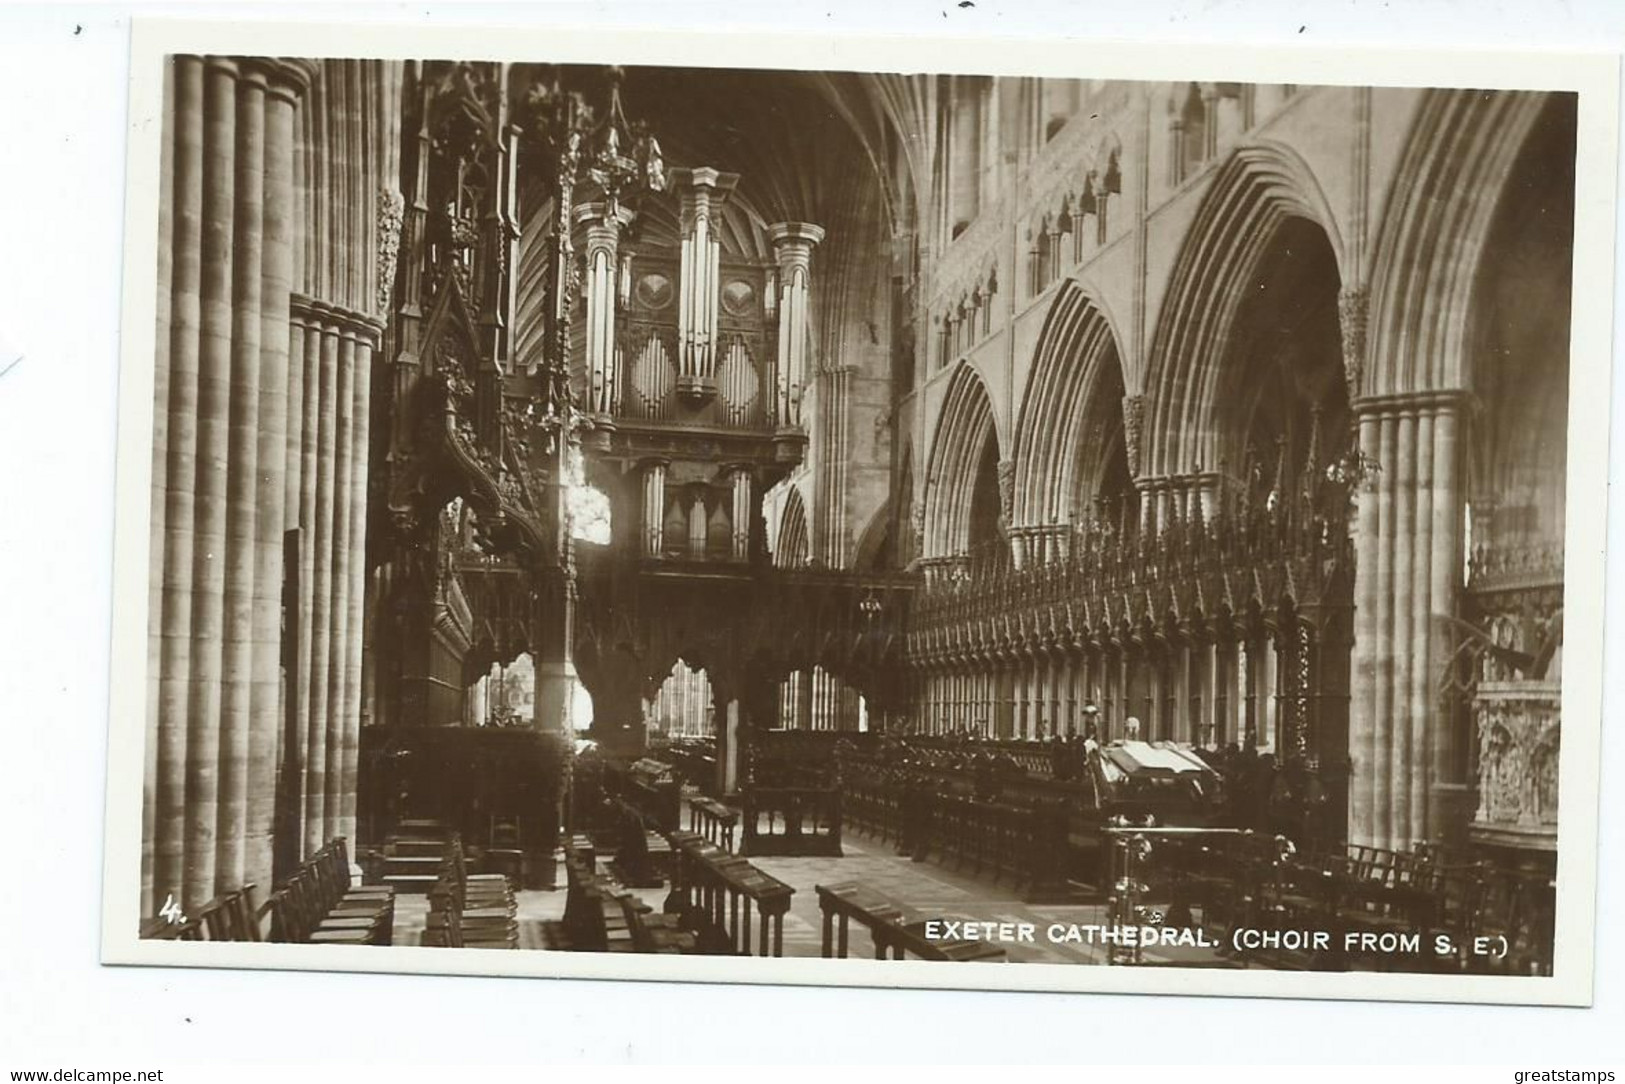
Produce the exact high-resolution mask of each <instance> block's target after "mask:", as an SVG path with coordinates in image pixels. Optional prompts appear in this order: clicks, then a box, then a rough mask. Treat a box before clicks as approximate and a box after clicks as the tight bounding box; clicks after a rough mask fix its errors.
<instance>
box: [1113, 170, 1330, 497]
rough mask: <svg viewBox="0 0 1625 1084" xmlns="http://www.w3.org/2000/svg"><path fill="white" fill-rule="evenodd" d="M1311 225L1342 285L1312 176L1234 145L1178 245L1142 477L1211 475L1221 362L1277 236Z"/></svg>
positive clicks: (1150, 393)
mask: <svg viewBox="0 0 1625 1084" xmlns="http://www.w3.org/2000/svg"><path fill="white" fill-rule="evenodd" d="M1294 218H1297V219H1307V220H1308V221H1310V222H1312V223H1314V224H1315V225H1317V226H1319V227H1320V228H1321V230H1322V231H1323V232H1324V233H1325V235H1326V240H1327V242H1328V244H1329V245H1330V247H1331V250H1332V253H1333V256H1334V259H1335V261H1336V264H1337V268H1338V273H1339V276H1340V278H1341V279H1342V280H1343V281H1348V279H1349V275H1348V272H1347V269H1346V267H1345V263H1344V261H1345V259H1346V250H1345V247H1344V245H1343V242H1342V238H1341V236H1340V235H1339V232H1338V229H1337V220H1336V216H1335V215H1334V214H1333V212H1332V210H1331V206H1330V204H1329V203H1328V202H1327V200H1326V195H1325V192H1324V191H1323V190H1322V188H1321V185H1320V183H1319V181H1318V180H1316V178H1315V176H1314V173H1313V171H1312V170H1311V169H1310V168H1309V165H1308V163H1306V162H1305V161H1304V160H1303V159H1302V158H1301V157H1300V156H1299V155H1298V154H1297V152H1296V151H1294V150H1292V149H1291V148H1289V147H1286V146H1283V145H1281V144H1277V143H1258V144H1250V145H1248V146H1244V147H1238V148H1237V149H1236V150H1235V151H1233V152H1232V153H1231V155H1230V158H1229V159H1228V160H1227V161H1226V162H1225V164H1224V165H1223V166H1222V167H1221V168H1220V169H1219V171H1218V173H1217V174H1216V175H1215V177H1214V180H1213V184H1212V187H1211V188H1209V189H1208V192H1207V194H1206V195H1205V196H1204V197H1203V200H1202V205H1201V207H1200V208H1199V209H1198V210H1197V212H1196V217H1195V219H1194V221H1193V222H1192V224H1191V228H1190V231H1189V232H1188V233H1187V234H1186V236H1185V240H1184V243H1183V244H1182V245H1181V247H1180V251H1179V257H1178V259H1177V261H1176V262H1175V265H1174V273H1173V277H1172V279H1171V280H1170V282H1169V285H1168V292H1167V294H1166V295H1165V297H1164V299H1163V303H1162V308H1161V312H1160V314H1159V316H1158V320H1157V330H1156V334H1155V336H1154V338H1153V339H1152V343H1151V353H1150V357H1149V364H1148V367H1147V372H1146V382H1145V391H1146V394H1147V404H1146V409H1147V414H1148V417H1147V418H1146V440H1145V442H1144V446H1143V447H1142V448H1141V449H1140V452H1141V455H1140V462H1139V463H1130V467H1131V469H1133V470H1134V471H1135V473H1136V474H1137V475H1142V474H1143V475H1152V476H1172V475H1179V474H1186V473H1191V472H1194V471H1198V470H1202V469H1211V468H1212V467H1213V466H1214V465H1215V463H1216V462H1217V459H1218V454H1219V436H1220V435H1219V432H1218V425H1217V424H1216V419H1215V416H1214V413H1215V412H1214V406H1215V400H1216V397H1217V396H1216V392H1217V389H1218V387H1219V383H1220V380H1219V376H1220V372H1219V370H1220V368H1221V361H1222V358H1223V356H1224V353H1225V350H1224V347H1225V344H1226V343H1227V342H1228V341H1229V334H1230V327H1231V324H1232V322H1233V321H1234V319H1235V316H1236V311H1237V309H1238V307H1239V306H1240V304H1241V302H1242V300H1243V296H1244V295H1245V294H1246V292H1247V290H1248V284H1249V283H1250V282H1251V281H1252V277H1253V271H1254V270H1255V268H1257V266H1258V265H1259V263H1260V261H1261V260H1262V258H1263V256H1264V254H1265V253H1266V252H1267V251H1268V250H1269V248H1270V246H1271V244H1272V242H1273V241H1274V240H1275V236H1276V233H1277V231H1278V230H1280V228H1281V227H1282V226H1283V225H1284V224H1285V223H1286V222H1287V221H1288V220H1290V219H1294Z"/></svg>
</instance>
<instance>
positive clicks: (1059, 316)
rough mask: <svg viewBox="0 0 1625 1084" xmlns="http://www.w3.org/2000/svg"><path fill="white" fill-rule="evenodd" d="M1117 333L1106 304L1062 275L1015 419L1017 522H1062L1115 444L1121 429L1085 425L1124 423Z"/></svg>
mask: <svg viewBox="0 0 1625 1084" xmlns="http://www.w3.org/2000/svg"><path fill="white" fill-rule="evenodd" d="M1119 341H1120V340H1119V338H1118V336H1117V333H1116V325H1115V322H1114V321H1113V320H1112V319H1111V316H1110V314H1109V313H1108V312H1107V310H1106V308H1105V307H1104V306H1103V305H1102V304H1101V303H1100V302H1099V301H1098V300H1097V299H1096V298H1095V297H1093V296H1091V295H1090V294H1088V293H1086V292H1085V291H1084V290H1083V288H1082V287H1081V286H1079V285H1078V283H1076V282H1073V281H1068V282H1066V283H1065V284H1064V285H1063V286H1062V287H1061V288H1060V290H1059V292H1057V294H1056V296H1055V301H1054V303H1053V304H1052V305H1051V306H1050V311H1049V315H1048V316H1046V317H1045V319H1044V327H1043V330H1042V331H1040V333H1039V336H1038V346H1037V349H1036V350H1035V351H1034V355H1033V366H1032V375H1031V376H1030V377H1029V378H1028V381H1027V389H1026V392H1025V394H1024V395H1023V396H1022V403H1021V412H1020V414H1019V415H1018V419H1019V420H1018V422H1017V424H1016V433H1015V455H1014V456H1013V458H1014V460H1015V495H1014V508H1013V510H1012V512H1013V514H1012V519H1013V521H1014V523H1015V524H1016V525H1018V526H1024V527H1036V526H1044V525H1048V524H1064V523H1066V522H1067V520H1068V518H1069V517H1070V515H1071V514H1072V513H1073V512H1074V511H1076V509H1075V507H1074V499H1075V497H1076V495H1077V494H1078V493H1079V492H1080V490H1081V489H1082V488H1084V487H1085V486H1092V485H1093V484H1094V483H1096V482H1098V480H1099V478H1098V476H1099V475H1100V473H1101V472H1102V470H1103V468H1104V465H1105V464H1104V459H1105V456H1106V455H1107V454H1108V453H1109V452H1110V451H1111V450H1112V449H1113V448H1116V447H1120V442H1121V437H1120V434H1119V435H1118V441H1119V443H1118V444H1116V445H1113V444H1111V443H1110V437H1111V436H1112V434H1111V433H1108V432H1099V433H1092V432H1091V430H1092V428H1100V426H1099V424H1098V423H1099V422H1101V421H1103V420H1110V421H1115V429H1116V430H1118V431H1120V430H1121V429H1122V418H1123V413H1122V412H1123V403H1122V397H1123V386H1124V383H1123V373H1122V354H1121V352H1120V351H1119V349H1118V345H1117V344H1118V342H1119ZM1103 396H1104V397H1107V398H1110V399H1111V401H1110V402H1109V403H1108V402H1104V401H1102V397H1103ZM1092 423H1093V424H1092ZM1105 428H1108V429H1110V428H1112V427H1111V426H1106V427H1105ZM1080 475H1083V477H1080Z"/></svg>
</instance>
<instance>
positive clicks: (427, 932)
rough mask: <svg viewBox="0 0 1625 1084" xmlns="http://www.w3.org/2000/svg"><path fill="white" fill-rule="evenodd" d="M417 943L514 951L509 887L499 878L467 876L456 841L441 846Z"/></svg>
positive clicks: (515, 925) (514, 905)
mask: <svg viewBox="0 0 1625 1084" xmlns="http://www.w3.org/2000/svg"><path fill="white" fill-rule="evenodd" d="M423 943H424V944H426V945H435V946H440V947H454V948H492V949H517V948H518V947H519V921H518V902H517V900H516V899H515V897H514V892H513V884H512V883H511V882H510V881H509V880H508V878H507V877H506V876H504V875H503V874H500V873H475V874H471V873H469V872H468V867H467V862H466V859H465V858H464V855H463V848H462V844H461V842H460V841H458V840H457V839H456V838H453V839H452V840H451V841H450V842H449V843H447V844H446V845H445V852H444V855H443V861H442V863H441V868H440V873H439V877H438V879H437V880H436V882H435V885H434V887H433V888H431V889H430V890H429V916H428V920H427V924H426V926H425V929H424V938H423Z"/></svg>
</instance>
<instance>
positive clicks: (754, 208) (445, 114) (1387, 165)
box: [131, 56, 1576, 975]
mask: <svg viewBox="0 0 1625 1084" xmlns="http://www.w3.org/2000/svg"><path fill="white" fill-rule="evenodd" d="M163 125H164V136H163V161H162V188H161V192H160V194H159V199H160V212H159V226H158V228H159V245H158V250H159V265H158V268H157V291H158V302H159V303H158V326H157V329H156V338H155V342H156V362H155V373H156V383H155V400H154V412H153V418H154V426H153V432H154V444H153V456H152V479H153V481H152V501H151V517H152V527H151V532H150V538H151V546H150V555H151V556H150V560H151V575H150V585H151V586H150V593H149V622H148V634H149V679H150V680H149V686H148V706H147V713H146V719H145V727H146V731H145V752H146V758H145V785H144V796H145V800H144V806H143V809H142V812H141V815H142V838H143V848H142V853H141V863H142V869H141V872H142V876H141V899H140V901H139V914H140V920H141V922H142V930H143V934H144V936H150V937H161V938H177V939H180V940H197V941H212V940H222V939H224V940H255V941H258V940H275V941H287V942H309V943H325V944H372V945H389V944H393V945H430V946H451V947H485V948H505V949H520V950H544V951H545V950H551V951H608V952H635V953H643V952H647V953H668V954H670V953H676V954H682V953H709V954H735V955H769V956H773V955H791V956H797V955H799V956H813V957H819V956H823V957H844V956H848V955H853V956H873V957H874V958H884V959H901V958H904V957H911V958H923V959H932V960H957V961H963V962H972V961H976V962H1049V963H1062V962H1066V963H1092V964H1114V965H1115V964H1126V965H1142V966H1152V965H1173V966H1188V967H1272V968H1291V969H1317V970H1402V971H1437V972H1474V973H1486V972H1496V973H1505V974H1526V975H1528V974H1545V973H1549V971H1550V967H1551V956H1552V939H1553V930H1552V923H1553V917H1552V916H1553V885H1554V878H1555V875H1556V874H1555V869H1556V838H1557V815H1558V794H1557V778H1558V776H1557V764H1558V749H1559V738H1560V729H1561V728H1560V705H1561V688H1560V681H1559V678H1560V673H1561V658H1562V650H1561V641H1562V597H1563V523H1564V507H1563V501H1564V469H1565V454H1566V436H1567V425H1566V419H1567V402H1568V394H1569V389H1568V369H1569V309H1570V296H1571V290H1572V270H1571V262H1572V248H1573V211H1574V195H1573V193H1574V160H1575V142H1576V112H1575V101H1574V98H1573V96H1572V95H1564V94H1547V93H1536V92H1514V91H1496V92H1481V91H1468V90H1437V89H1411V88H1370V87H1364V88H1362V87H1329V86H1288V85H1253V84H1237V83H1201V82H1188V83H1153V82H1107V81H1091V80H1054V79H1037V78H1007V77H998V78H994V77H985V76H963V75H955V76H949V75H914V74H909V75H904V74H857V73H842V72H776V71H744V70H721V69H698V68H695V69H689V68H627V69H624V70H623V69H617V68H599V67H570V66H552V65H548V64H543V63H537V64H508V63H463V62H449V61H439V60H424V61H410V62H400V61H378V60H334V59H328V60H319V61H318V60H290V59H267V58H255V57H224V56H176V57H173V58H171V60H170V62H169V65H168V71H167V76H166V84H165V107H164V114H163ZM135 903H136V901H131V908H132V911H134V910H135V909H136V908H135ZM131 917H132V920H133V919H134V917H135V916H134V915H133V914H132V916H131ZM984 922H1001V923H1013V924H1016V925H1017V926H1018V927H1021V926H1022V924H1030V925H1031V926H1032V927H1033V928H1035V929H1036V930H1037V931H1038V935H1037V936H1036V937H1034V938H1032V939H1030V940H1024V939H1021V938H1017V939H1015V940H1012V941H1008V942H1001V941H998V940H997V939H992V938H989V937H987V936H975V935H973V931H972V930H970V929H968V928H967V927H970V926H974V925H975V924H978V923H984ZM1159 927H1160V930H1158V928H1159ZM1023 928H1024V927H1023ZM945 929H946V932H944V930H945ZM1125 930H1126V931H1129V933H1127V934H1124V933H1123V931H1125ZM1147 930H1152V931H1156V935H1155V936H1150V935H1147V934H1146V933H1145V931H1147ZM1302 930H1323V931H1331V932H1332V934H1333V936H1332V937H1331V938H1330V939H1329V943H1327V944H1320V943H1316V941H1315V939H1312V938H1311V939H1308V940H1307V942H1305V940H1304V939H1302V938H1294V937H1292V936H1290V934H1291V933H1292V932H1293V931H1302ZM1236 931H1253V933H1254V936H1250V937H1248V938H1238V937H1236V936H1235V933H1236ZM1345 934H1347V935H1348V936H1345ZM1418 935H1419V936H1420V938H1421V943H1422V948H1421V949H1420V950H1416V949H1415V946H1414V939H1415V938H1417V937H1418ZM1439 935H1442V936H1444V937H1445V939H1446V940H1445V944H1447V945H1448V946H1449V950H1448V951H1445V950H1444V949H1437V950H1436V949H1435V948H1434V947H1433V946H1434V945H1435V944H1436V943H1437V942H1435V940H1434V938H1435V937H1436V936H1439ZM1486 943H1487V944H1490V945H1492V946H1493V949H1494V950H1493V951H1489V952H1486V951H1483V950H1482V949H1481V948H1480V949H1479V950H1477V951H1475V950H1474V949H1473V947H1472V946H1474V945H1475V944H1477V945H1480V946H1482V945H1484V944H1486Z"/></svg>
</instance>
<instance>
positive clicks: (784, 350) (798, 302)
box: [768, 222, 824, 429]
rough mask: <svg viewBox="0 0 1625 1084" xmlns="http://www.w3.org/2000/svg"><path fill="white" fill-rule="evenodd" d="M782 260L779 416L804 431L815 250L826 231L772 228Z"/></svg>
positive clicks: (789, 225)
mask: <svg viewBox="0 0 1625 1084" xmlns="http://www.w3.org/2000/svg"><path fill="white" fill-rule="evenodd" d="M768 238H769V239H770V240H771V241H772V243H773V253H774V256H775V257H776V258H777V260H778V280H779V298H778V302H777V305H776V308H777V309H778V313H779V335H778V360H777V364H776V365H775V367H774V393H775V398H776V415H777V419H778V424H779V426H780V427H781V428H791V429H799V428H801V401H802V398H803V395H804V393H805V391H806V389H807V384H808V380H809V371H808V370H809V364H808V354H809V352H810V343H809V341H808V336H809V334H810V333H811V329H810V325H809V322H808V316H807V314H808V304H809V300H810V296H809V285H810V276H811V272H812V250H813V248H814V247H815V246H816V245H817V244H818V243H819V242H820V241H822V240H823V239H824V230H823V228H822V227H820V226H814V225H812V224H811V223H807V222H780V223H777V224H776V225H773V226H770V227H768Z"/></svg>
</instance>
